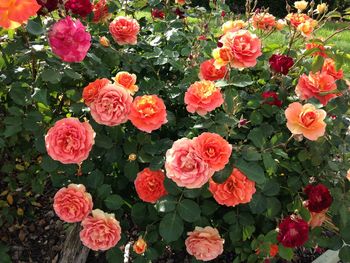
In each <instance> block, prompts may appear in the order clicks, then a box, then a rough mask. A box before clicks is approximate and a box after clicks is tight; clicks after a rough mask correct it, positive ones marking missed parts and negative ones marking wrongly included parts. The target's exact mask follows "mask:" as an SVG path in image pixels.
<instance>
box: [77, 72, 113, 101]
mask: <svg viewBox="0 0 350 263" xmlns="http://www.w3.org/2000/svg"><path fill="white" fill-rule="evenodd" d="M110 83H111V82H110V81H109V80H108V79H106V78H103V79H96V80H95V81H94V82H90V83H89V85H87V86H86V87H85V88H84V89H83V99H84V102H85V104H86V105H87V106H90V104H91V103H92V102H93V101H94V100H95V99H96V98H97V95H98V92H99V91H100V90H101V89H102V88H103V87H104V86H106V85H107V84H110Z"/></svg>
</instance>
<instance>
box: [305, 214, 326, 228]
mask: <svg viewBox="0 0 350 263" xmlns="http://www.w3.org/2000/svg"><path fill="white" fill-rule="evenodd" d="M327 210H328V209H326V210H324V211H322V212H319V213H316V212H310V215H311V218H310V220H309V226H310V227H311V228H315V227H317V226H322V224H323V222H324V221H326V219H327Z"/></svg>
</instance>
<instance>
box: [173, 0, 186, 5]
mask: <svg viewBox="0 0 350 263" xmlns="http://www.w3.org/2000/svg"><path fill="white" fill-rule="evenodd" d="M175 4H179V5H184V4H186V0H175Z"/></svg>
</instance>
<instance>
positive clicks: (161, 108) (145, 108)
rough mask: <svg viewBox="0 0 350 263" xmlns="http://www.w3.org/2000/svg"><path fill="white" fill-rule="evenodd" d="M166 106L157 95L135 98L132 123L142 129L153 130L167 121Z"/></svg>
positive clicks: (131, 112)
mask: <svg viewBox="0 0 350 263" xmlns="http://www.w3.org/2000/svg"><path fill="white" fill-rule="evenodd" d="M166 117H167V113H166V107H165V104H164V102H163V100H162V99H161V98H159V97H158V96H157V95H143V96H138V97H136V98H135V100H134V102H133V104H132V106H131V111H130V115H129V120H130V121H131V122H132V124H133V125H134V126H135V127H136V128H138V129H139V130H141V131H144V132H148V133H150V132H152V131H154V130H157V129H159V128H160V127H161V126H162V125H163V124H165V123H167V122H168V120H167V118H166Z"/></svg>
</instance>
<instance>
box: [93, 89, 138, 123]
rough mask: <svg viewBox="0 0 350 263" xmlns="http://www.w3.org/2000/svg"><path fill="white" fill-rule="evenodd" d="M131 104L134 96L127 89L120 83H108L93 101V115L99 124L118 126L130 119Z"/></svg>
mask: <svg viewBox="0 0 350 263" xmlns="http://www.w3.org/2000/svg"><path fill="white" fill-rule="evenodd" d="M131 104H132V97H131V95H130V94H129V92H128V91H127V90H125V89H124V88H123V87H122V86H120V85H116V84H107V85H106V86H104V87H103V88H102V89H100V90H99V92H98V94H97V97H96V98H95V100H94V101H93V102H92V103H91V105H90V110H91V116H92V117H93V118H94V120H95V121H96V122H97V123H99V124H103V125H107V126H116V125H119V124H121V123H124V122H126V121H127V120H128V116H129V112H130V108H131Z"/></svg>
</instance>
